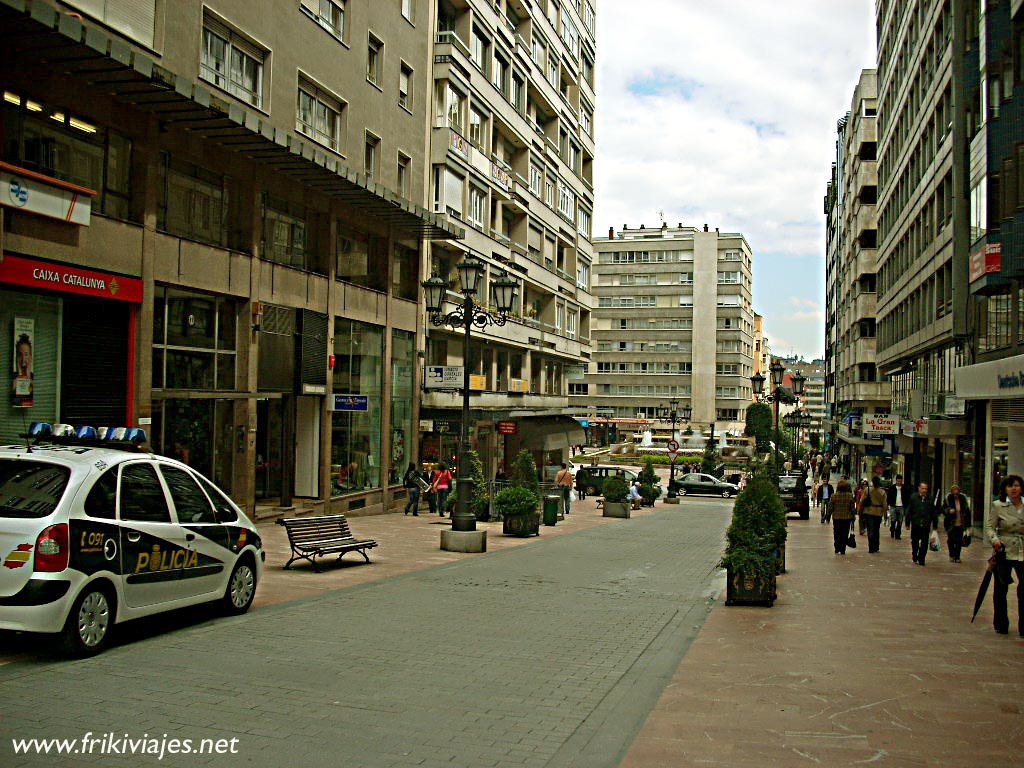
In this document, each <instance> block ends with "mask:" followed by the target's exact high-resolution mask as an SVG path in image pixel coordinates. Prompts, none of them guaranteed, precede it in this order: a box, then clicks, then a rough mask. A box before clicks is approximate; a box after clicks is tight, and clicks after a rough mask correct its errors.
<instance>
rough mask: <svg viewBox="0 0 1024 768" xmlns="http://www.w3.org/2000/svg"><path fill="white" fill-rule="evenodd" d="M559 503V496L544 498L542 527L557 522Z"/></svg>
mask: <svg viewBox="0 0 1024 768" xmlns="http://www.w3.org/2000/svg"><path fill="white" fill-rule="evenodd" d="M561 503H562V497H561V496H545V497H544V525H554V524H555V523H557V522H558V505H559V504H561Z"/></svg>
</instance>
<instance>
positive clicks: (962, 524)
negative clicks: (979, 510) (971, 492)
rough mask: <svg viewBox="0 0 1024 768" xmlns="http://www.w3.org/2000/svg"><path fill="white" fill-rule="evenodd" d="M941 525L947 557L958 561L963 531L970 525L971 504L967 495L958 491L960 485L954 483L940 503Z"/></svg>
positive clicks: (961, 547)
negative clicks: (944, 530) (947, 551)
mask: <svg viewBox="0 0 1024 768" xmlns="http://www.w3.org/2000/svg"><path fill="white" fill-rule="evenodd" d="M942 512H943V520H942V525H943V527H944V528H945V529H946V547H947V548H948V549H949V559H950V560H951V561H952V562H954V563H959V562H960V550H961V549H963V546H964V531H965V530H967V529H968V528H970V527H971V505H970V502H968V501H967V497H966V496H964V495H963V494H962V493H960V486H959V485H957V484H956V483H954V484H953V485H951V486H950V487H949V493H948V494H947V495H946V500H945V502H944V503H943V505H942Z"/></svg>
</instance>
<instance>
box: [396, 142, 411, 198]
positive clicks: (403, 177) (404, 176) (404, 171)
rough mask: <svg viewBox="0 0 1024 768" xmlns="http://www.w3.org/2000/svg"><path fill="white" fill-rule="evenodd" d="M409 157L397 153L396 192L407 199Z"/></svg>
mask: <svg viewBox="0 0 1024 768" xmlns="http://www.w3.org/2000/svg"><path fill="white" fill-rule="evenodd" d="M410 162H411V160H410V158H408V157H406V156H405V155H403V154H401V153H399V154H398V194H400V195H401V196H402V197H404V198H405V199H406V200H408V199H409V163H410Z"/></svg>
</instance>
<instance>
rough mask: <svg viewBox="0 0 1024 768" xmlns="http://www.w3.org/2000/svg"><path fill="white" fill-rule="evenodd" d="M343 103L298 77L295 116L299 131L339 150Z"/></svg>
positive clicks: (336, 150)
mask: <svg viewBox="0 0 1024 768" xmlns="http://www.w3.org/2000/svg"><path fill="white" fill-rule="evenodd" d="M343 112H344V105H343V104H342V102H341V101H340V100H339V99H338V98H336V97H334V96H332V95H330V94H329V93H327V92H326V91H324V90H322V89H321V88H319V87H317V86H316V85H315V84H314V83H313V82H311V81H309V80H307V79H306V78H304V77H300V78H299V106H298V115H297V117H296V122H297V123H298V125H297V130H298V131H299V133H301V134H303V135H305V136H309V138H311V139H313V140H314V141H316V142H318V143H320V144H323V145H324V146H325V147H330V148H331V149H333V150H334V151H335V152H341V126H342V114H343Z"/></svg>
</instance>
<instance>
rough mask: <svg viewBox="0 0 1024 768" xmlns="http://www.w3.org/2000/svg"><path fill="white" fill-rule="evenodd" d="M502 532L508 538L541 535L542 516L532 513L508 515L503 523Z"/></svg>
mask: <svg viewBox="0 0 1024 768" xmlns="http://www.w3.org/2000/svg"><path fill="white" fill-rule="evenodd" d="M501 532H502V533H503V534H505V535H506V536H519V537H521V538H526V537H527V536H539V535H540V514H539V513H537V512H531V513H530V514H527V515H507V516H506V517H505V518H504V519H503V520H502V523H501Z"/></svg>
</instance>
